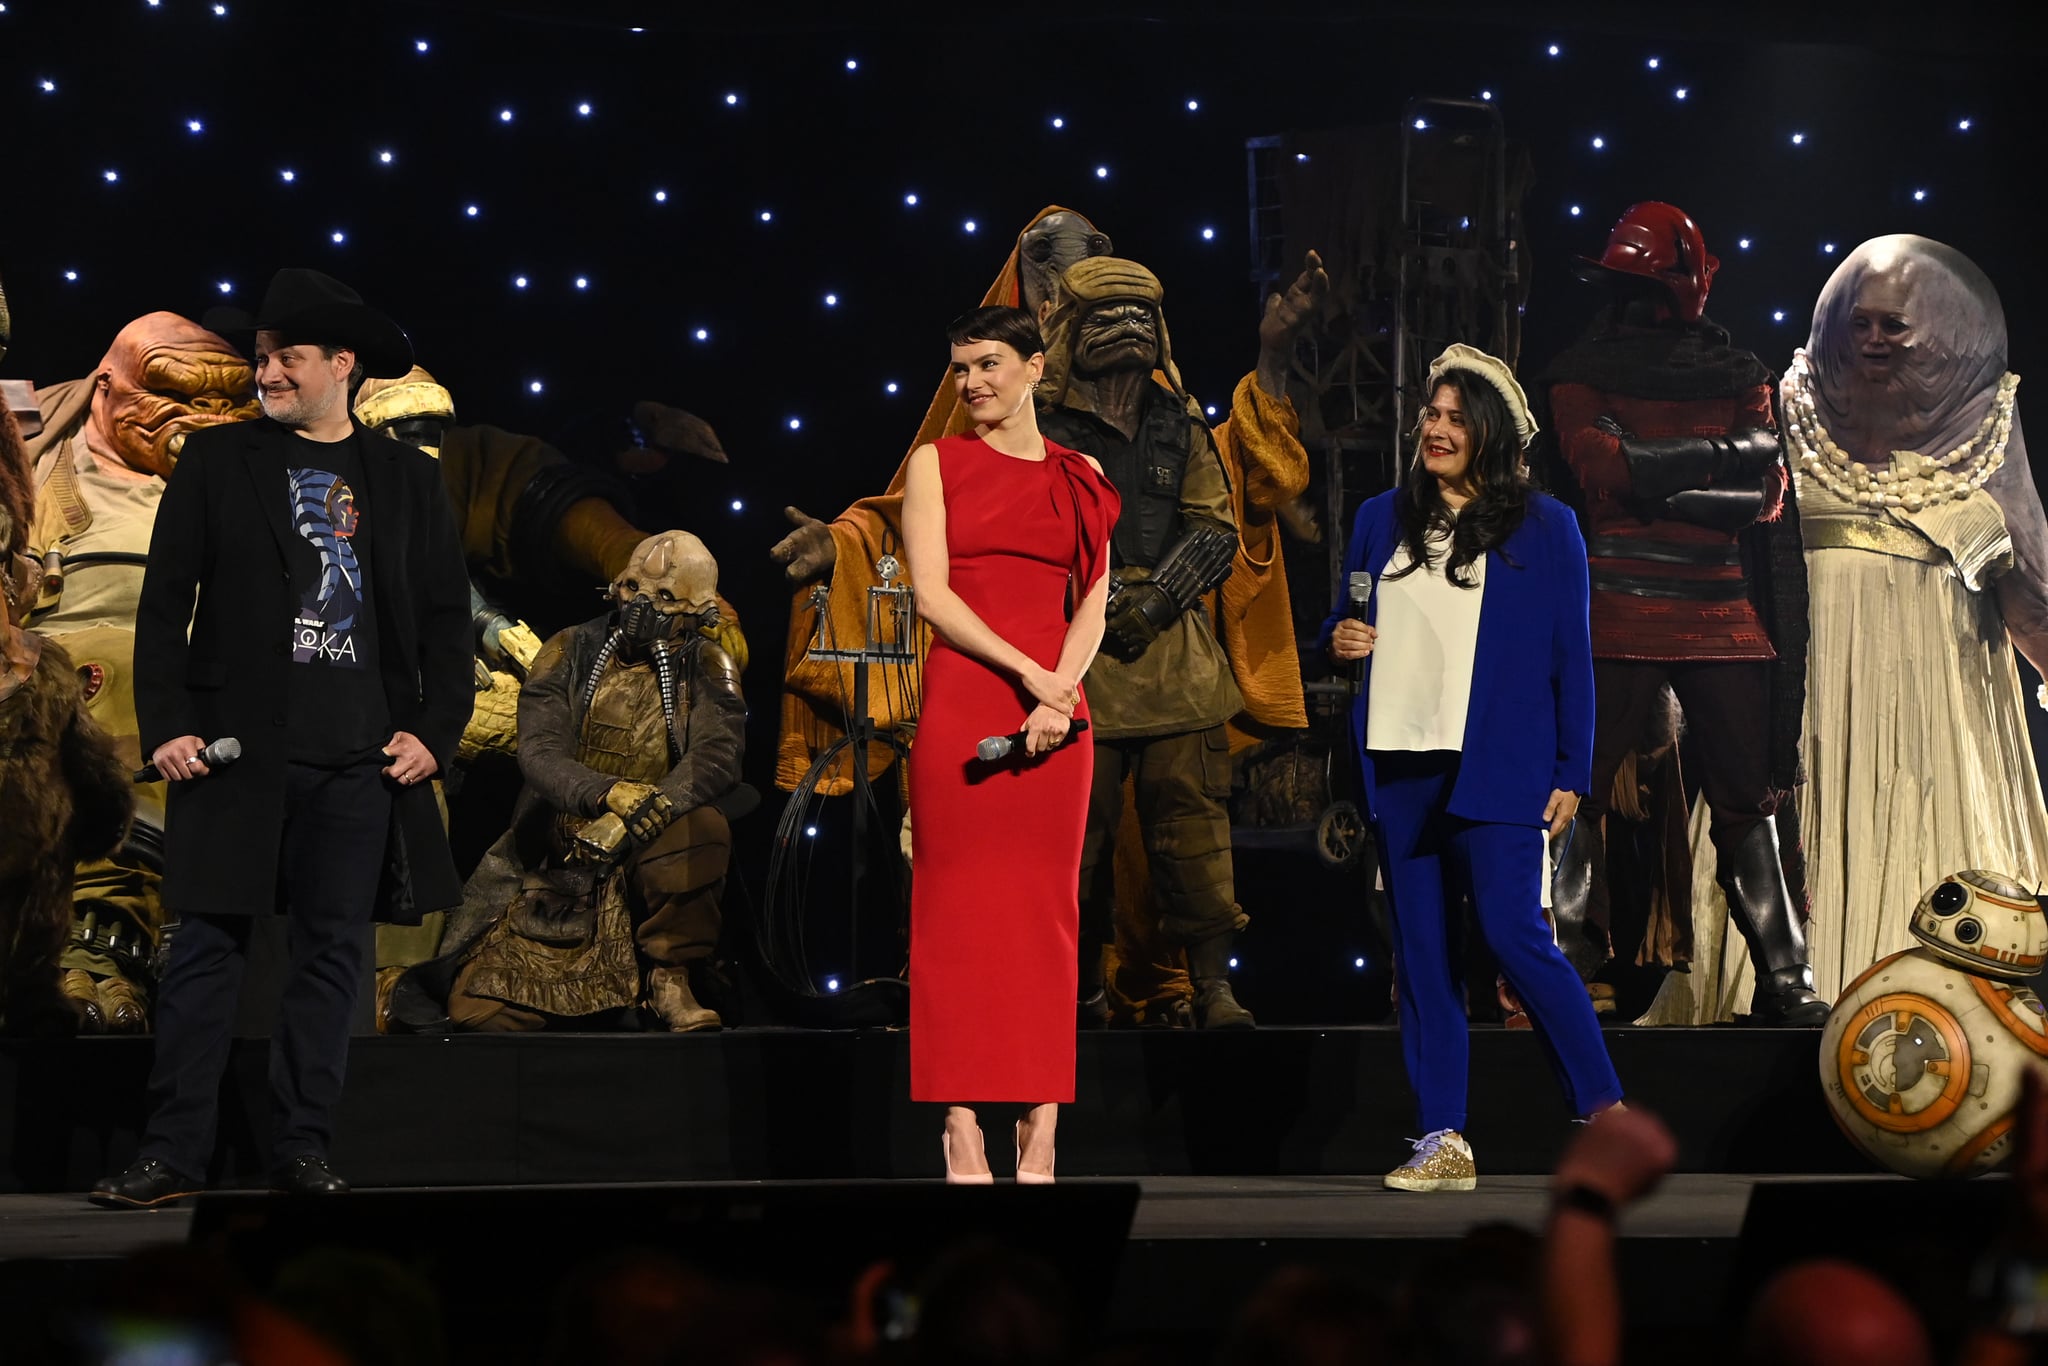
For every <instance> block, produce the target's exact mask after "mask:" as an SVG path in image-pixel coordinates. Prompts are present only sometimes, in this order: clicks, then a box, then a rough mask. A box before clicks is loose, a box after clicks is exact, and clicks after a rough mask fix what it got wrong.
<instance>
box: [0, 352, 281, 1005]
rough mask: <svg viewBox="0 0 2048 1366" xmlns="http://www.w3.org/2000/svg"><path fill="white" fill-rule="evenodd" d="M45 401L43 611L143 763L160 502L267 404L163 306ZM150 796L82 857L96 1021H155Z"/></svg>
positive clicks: (121, 742)
mask: <svg viewBox="0 0 2048 1366" xmlns="http://www.w3.org/2000/svg"><path fill="white" fill-rule="evenodd" d="M36 400H37V404H38V406H39V407H40V408H41V410H42V418H43V429H42V431H41V432H39V433H38V434H37V435H36V436H34V437H33V438H31V439H30V440H29V442H28V451H29V454H30V456H31V457H32V458H33V459H34V460H35V462H36V467H35V478H36V509H35V519H34V522H33V523H32V525H31V527H30V530H29V537H28V542H29V550H30V554H31V555H32V556H33V558H34V559H35V560H37V561H38V562H39V563H40V564H41V565H42V568H43V575H42V579H41V583H40V585H39V588H38V592H37V595H36V597H35V600H34V601H33V602H32V603H31V604H30V605H29V608H28V620H29V624H30V626H31V627H32V628H33V629H34V630H35V631H37V632H38V633H39V634H41V635H44V636H47V637H49V638H50V639H53V640H55V641H57V642H58V643H60V644H61V645H62V646H63V647H64V648H65V649H66V650H67V651H68V652H69V654H70V655H71V658H72V659H73V661H74V662H75V663H76V664H77V665H78V669H79V673H80V675H81V677H82V679H83V681H84V685H85V690H86V699H87V700H86V705H87V707H88V709H89V711H90V712H91V715H92V716H93V718H94V720H96V721H97V722H98V723H99V725H100V727H101V728H102V729H104V730H105V731H106V732H108V733H109V734H110V735H111V736H112V737H113V739H114V743H115V746H116V749H117V752H118V753H119V754H120V755H121V757H122V760H123V761H124V762H125V763H126V764H127V765H128V766H129V767H131V768H139V767H140V766H141V764H142V755H141V753H140V750H139V742H138V740H137V738H136V722H135V691H134V681H133V678H132V672H131V671H132V661H133V658H134V623H135V605H136V599H137V595H138V594H139V593H140V591H141V587H142V565H143V563H144V560H145V558H146V556H147V554H148V551H149V538H150V532H151V530H152V529H153V528H154V526H155V523H156V508H157V502H158V500H159V499H160V498H161V497H162V496H163V489H164V480H165V479H166V478H168V477H169V475H170V473H171V470H172V468H173V466H175V465H176V463H177V459H178V452H179V451H180V449H182V448H183V446H184V444H185V438H186V437H187V436H189V435H190V434H191V433H192V432H194V431H197V430H200V429H201V428H204V427H209V426H214V425H217V424H219V423H223V422H241V421H246V420H248V419H250V418H253V417H255V416H256V414H257V407H256V401H255V392H254V376H253V374H252V372H251V371H250V369H249V365H248V362H246V361H244V360H243V359H242V358H241V357H240V356H238V355H236V354H235V351H234V348H233V347H232V346H230V345H229V344H228V343H227V342H226V341H225V340H224V339H222V338H220V337H218V336H216V335H214V334H213V333H211V332H208V331H207V330H206V329H204V328H202V327H200V326H199V325H198V324H197V323H194V322H191V321H190V320H188V319H185V318H181V317H179V316H178V315H177V314H175V313H151V314H148V315H146V316H144V317H141V318H138V319H136V320H135V321H134V322H132V323H130V324H128V326H126V327H124V328H122V329H121V331H120V333H119V334H118V335H116V336H115V338H114V343H113V345H112V346H111V347H109V348H108V350H107V354H106V357H105V359H103V360H102V361H101V362H100V363H99V365H98V366H97V367H96V368H95V370H94V371H93V373H92V374H91V375H89V376H87V377H85V378H83V379H78V380H72V381H70V382H69V383H65V384H59V385H55V386H52V387H49V388H41V389H38V390H37V391H36ZM136 796H137V800H136V813H135V830H134V832H133V833H132V834H131V836H130V839H129V842H128V844H127V845H126V846H125V847H124V848H123V849H122V850H121V851H119V852H117V853H116V854H115V855H114V857H113V858H112V859H111V860H97V861H94V862H90V863H86V864H82V865H80V868H79V871H78V880H77V884H76V887H75V889H74V898H75V900H74V923H73V930H72V942H71V946H70V947H69V949H68V950H67V951H66V953H65V957H64V963H65V967H66V968H67V970H68V971H67V974H66V977H65V989H66V991H67V992H69V993H70V994H72V995H73V997H74V998H75V999H76V1000H77V1001H78V1002H79V1004H80V1007H81V1008H82V1009H83V1011H84V1013H85V1018H86V1028H87V1029H89V1030H97V1029H109V1030H114V1031H116V1032H139V1031H141V1030H144V1029H146V1028H147V1027H148V1021H147V1011H146V1005H145V1002H146V995H147V985H148V981H149V976H150V974H149V969H148V966H147V963H148V959H149V957H150V956H151V954H152V952H153V950H154V948H155V945H156V942H157V939H158V937H159V934H160V931H161V927H162V910H161V908H160V906H159V904H158V902H157V895H156V887H157V881H158V875H157V871H156V867H155V858H154V856H153V855H152V854H151V853H150V852H149V851H150V849H151V848H152V847H153V845H154V843H155V839H160V838H161V835H160V832H161V830H162V828H163V795H162V787H161V785H158V784H150V785H148V786H145V787H140V788H137V789H136ZM152 836H154V837H155V839H152Z"/></svg>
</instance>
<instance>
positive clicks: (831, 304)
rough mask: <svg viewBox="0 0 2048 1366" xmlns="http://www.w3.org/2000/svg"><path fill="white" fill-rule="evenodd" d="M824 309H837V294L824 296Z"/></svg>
mask: <svg viewBox="0 0 2048 1366" xmlns="http://www.w3.org/2000/svg"><path fill="white" fill-rule="evenodd" d="M825 307H827V308H837V307H839V296H838V295H837V294H827V295H826V296H825Z"/></svg>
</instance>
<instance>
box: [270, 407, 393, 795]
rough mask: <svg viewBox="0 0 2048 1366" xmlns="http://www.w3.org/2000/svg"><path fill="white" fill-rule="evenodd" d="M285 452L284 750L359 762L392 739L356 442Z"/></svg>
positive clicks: (317, 760) (314, 759) (306, 758)
mask: <svg viewBox="0 0 2048 1366" xmlns="http://www.w3.org/2000/svg"><path fill="white" fill-rule="evenodd" d="M292 447H293V449H292V450H291V453H290V454H289V455H288V456H287V457H286V458H285V487H286V490H287V494H286V496H287V497H289V498H290V499H291V507H290V511H291V523H292V531H293V532H294V533H295V534H294V535H292V536H289V537H287V538H286V539H285V553H286V558H287V560H288V562H289V564H290V568H291V577H292V602H293V607H294V610H293V613H292V624H291V657H292V664H293V668H292V669H291V672H290V682H289V684H288V693H289V699H290V700H289V702H288V704H287V708H286V711H287V721H288V723H289V725H290V727H291V729H290V737H291V738H290V742H289V745H288V746H287V750H288V753H289V755H290V757H291V758H293V759H295V760H298V761H299V762H301V763H310V764H336V765H339V764H353V763H360V762H364V761H367V760H369V759H372V758H374V757H375V756H376V754H377V752H378V751H379V750H380V749H382V748H383V745H384V742H385V741H386V740H388V739H390V738H391V714H390V709H389V708H388V707H387V706H386V704H385V700H384V683H383V679H382V677H381V676H380V675H379V673H378V672H377V619H376V606H375V600H374V594H372V592H371V591H370V537H371V536H372V535H373V534H374V532H373V522H374V513H373V511H372V510H371V509H370V508H368V507H365V506H364V504H363V502H362V499H361V498H360V496H359V495H358V493H357V490H359V489H361V488H362V486H363V454H362V449H361V442H360V439H359V438H358V437H355V436H350V437H349V438H347V439H346V440H343V441H309V440H305V439H303V438H302V439H300V440H297V441H294V442H293V443H292Z"/></svg>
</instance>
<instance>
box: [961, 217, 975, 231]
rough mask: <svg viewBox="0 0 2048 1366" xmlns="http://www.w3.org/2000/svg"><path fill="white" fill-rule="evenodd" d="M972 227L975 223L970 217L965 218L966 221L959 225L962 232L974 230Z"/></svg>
mask: <svg viewBox="0 0 2048 1366" xmlns="http://www.w3.org/2000/svg"><path fill="white" fill-rule="evenodd" d="M974 228H975V223H974V220H973V219H972V218H970V219H968V220H967V221H966V222H965V223H962V224H961V225H960V229H961V231H963V232H973V231H974Z"/></svg>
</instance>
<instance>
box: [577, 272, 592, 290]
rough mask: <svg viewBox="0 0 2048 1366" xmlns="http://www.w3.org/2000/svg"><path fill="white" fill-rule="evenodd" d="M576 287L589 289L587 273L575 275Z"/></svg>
mask: <svg viewBox="0 0 2048 1366" xmlns="http://www.w3.org/2000/svg"><path fill="white" fill-rule="evenodd" d="M576 288H578V289H589V288H590V277H589V276H588V275H579V276H577V277H576Z"/></svg>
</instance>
